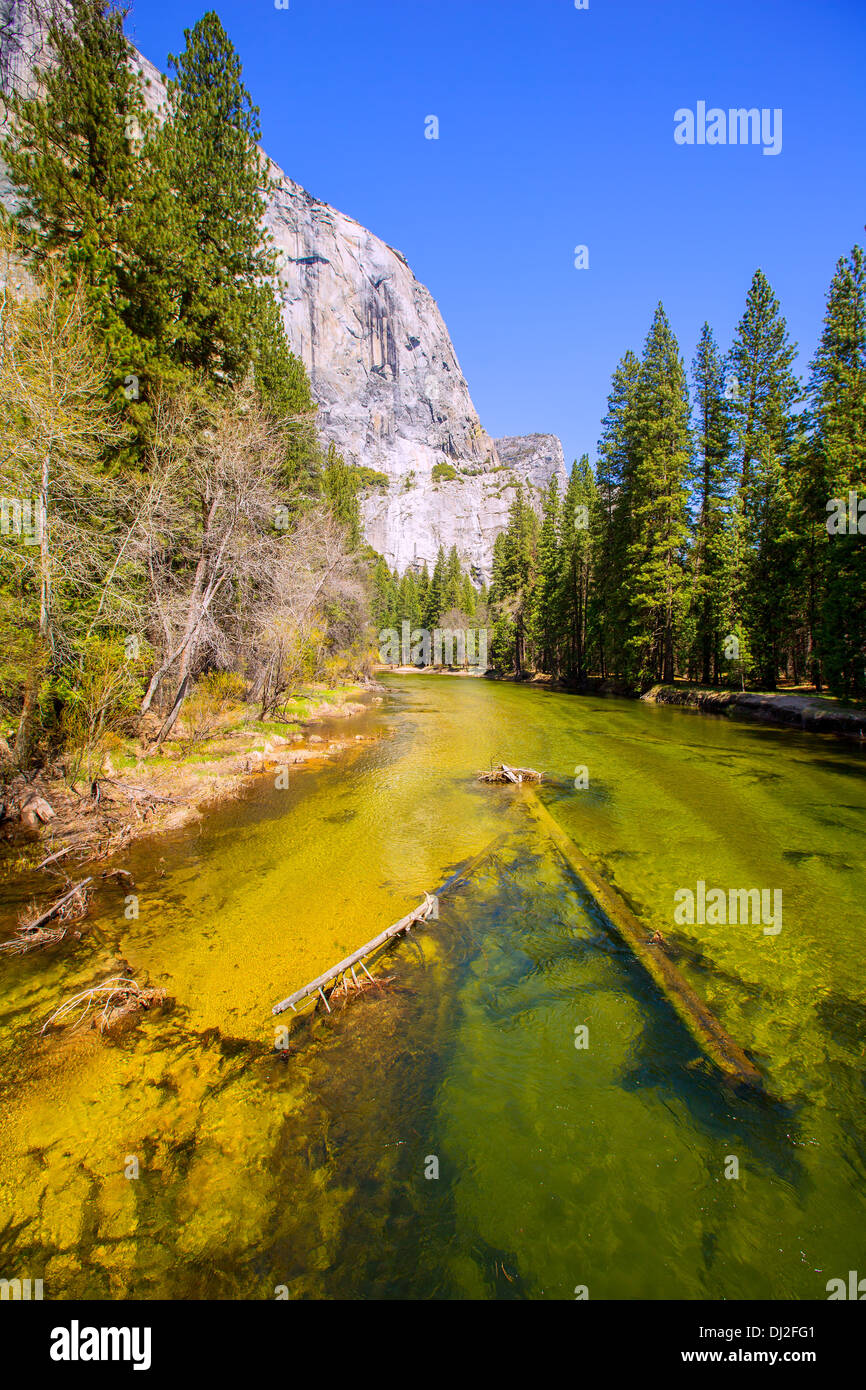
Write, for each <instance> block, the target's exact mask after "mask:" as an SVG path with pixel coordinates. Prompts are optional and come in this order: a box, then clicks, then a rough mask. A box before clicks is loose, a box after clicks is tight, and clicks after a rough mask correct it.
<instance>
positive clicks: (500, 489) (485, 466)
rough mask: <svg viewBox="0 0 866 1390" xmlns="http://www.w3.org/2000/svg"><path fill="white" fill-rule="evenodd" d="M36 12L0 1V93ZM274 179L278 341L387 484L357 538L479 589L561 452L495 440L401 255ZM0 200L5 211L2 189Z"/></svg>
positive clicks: (369, 500) (26, 1)
mask: <svg viewBox="0 0 866 1390" xmlns="http://www.w3.org/2000/svg"><path fill="white" fill-rule="evenodd" d="M37 8H38V6H37ZM33 10H34V4H33V0H0V32H2V33H3V34H4V50H5V51H4V56H3V58H2V59H0V80H2V81H3V83H4V85H5V86H6V87H7V88H8V86H9V85H10V84H12V83H15V84H16V85H20V84H22V83H27V84H28V85H29V83H30V80H31V72H32V63H33V55H34V54H37V55H38V54H39V53H40V52H41V48H42V43H41V36H40V34H39V29H38V25H34V24H33V23H32V18H31V16H32V13H33ZM137 61H138V62H139V64H140V67H141V70H142V72H143V74H144V77H145V80H146V82H147V89H148V101H149V103H150V104H151V106H152V107H153V108H154V109H155V110H158V109H159V107H160V105H161V104H162V102H163V101H164V99H165V85H164V82H163V79H162V77H161V75H160V73H159V72H158V71H157V69H156V68H154V66H153V65H152V64H151V63H150V62H148V60H147V59H145V58H143V57H141V56H140V55H139V56H138V58H137ZM271 174H272V177H273V178H274V180H275V182H276V191H275V193H274V195H273V197H272V198H271V200H270V202H269V205H268V209H267V214H266V221H267V225H268V228H269V230H270V232H271V235H272V236H273V239H274V243H275V246H276V249H277V252H278V258H279V259H278V275H279V289H278V293H279V297H280V301H281V304H282V311H283V317H284V321H285V325H286V331H287V335H288V338H289V341H290V343H291V345H292V347H293V349H294V350H295V352H297V353H298V354H299V355H300V356H301V357H302V358H303V360H304V363H305V365H306V367H307V369H308V371H309V374H310V380H311V383H312V388H313V394H314V396H315V399H316V401H317V402H318V406H319V426H320V430H321V434H322V436H323V438H324V440H325V441H326V442H330V441H333V442H334V444H335V446H336V447H337V449H338V450H339V451H340V452H341V453H342V454H343V456H344V457H345V458H346V459H347V461H349V462H353V463H358V464H363V465H365V466H366V467H368V468H372V469H375V470H376V471H377V472H379V473H381V474H383V475H384V476H385V477H386V478H387V486H385V485H384V484H382V485H381V486H380V487H378V488H376V489H373V490H371V491H370V492H369V493H368V494H367V495H366V496H365V497H364V498H363V501H362V512H363V518H364V526H365V531H366V535H367V538H368V539H369V541H370V543H371V544H372V545H373V546H374V547H375V548H376V549H377V550H378V551H380V552H381V553H382V554H383V555H384V556H385V557H386V559H387V560H388V561H389V563H390V564H391V565H392V566H396V567H397V568H399V569H400V570H403V569H405V568H406V566H407V565H410V564H420V563H422V562H424V561H427V562H428V564H429V563H432V561H433V560H434V559H435V556H436V550H437V548H438V546H439V545H440V544H441V545H444V546H445V547H446V548H447V547H450V546H451V545H456V546H457V548H458V551H459V552H460V554H461V556H462V557H463V559H464V561H467V562H469V563H471V564H472V565H473V566H474V567H475V569H476V571H477V572H478V573H479V574H483V575H485V576H487V577H489V574H490V563H491V556H492V550H493V541H494V539H495V537H496V535H497V533H498V532H499V531H500V530H501V529H502V528H503V526H504V525H505V523H506V520H507V517H508V508H509V506H510V503H511V501H512V499H513V497H514V492H515V487H516V486H517V485H518V484H522V485H523V487H524V489H525V490H526V491H527V493H528V494H529V495H530V496H531V497H533V498H534V499H537V498H538V496H539V495H540V492H541V491H542V490H543V489H544V488H545V487H546V486H547V483H548V481H549V479H550V477H551V476H553V475H554V474H555V475H556V476H557V477H558V478H559V480H560V484H561V485H562V486H564V484H565V481H566V474H565V466H564V461H563V456H562V446H561V445H560V443H559V440H558V439H556V438H555V436H553V435H539V434H533V435H528V436H526V437H525V438H509V439H500V440H494V439H492V438H491V437H490V435H489V434H487V433H486V431H485V430H484V429H483V427H482V425H481V422H480V420H479V418H478V413H477V411H476V410H475V407H474V405H473V403H472V398H471V396H470V394H469V388H468V386H467V384H466V380H465V378H464V376H463V373H462V371H461V369H460V364H459V362H458V360H457V355H456V353H455V351H454V347H453V345H452V343H451V339H450V338H449V336H448V330H447V329H446V327H445V324H444V322H443V319H442V315H441V314H440V312H439V309H438V308H437V305H436V302H435V300H434V299H433V297H432V295H431V294H430V292H429V291H428V290H427V289H425V287H424V286H423V285H422V284H420V283H419V281H418V280H416V278H415V276H414V275H413V273H412V271H411V269H410V267H409V264H408V262H407V260H406V258H405V256H404V255H402V253H401V252H400V251H396V250H394V248H393V247H391V246H389V245H387V243H386V242H384V241H382V240H381V239H380V238H379V237H377V236H375V235H374V234H373V233H372V232H370V231H368V230H367V229H366V228H365V227H362V226H361V225H360V224H359V223H358V222H355V221H354V220H353V219H352V218H351V217H348V216H346V215H345V214H344V213H342V212H338V211H337V210H336V209H335V208H333V207H330V206H329V205H328V204H327V203H323V202H320V201H319V199H317V198H314V197H313V196H312V195H311V194H309V193H307V192H306V190H305V189H303V188H301V187H300V185H299V184H297V183H294V182H293V181H292V180H291V179H290V178H289V177H288V176H287V175H286V174H285V173H283V171H282V170H281V169H279V168H278V167H277V166H276V165H274V164H273V163H272V164H271ZM2 196H3V197H4V199H5V201H7V203H8V202H9V190H8V188H5V189H3V190H2Z"/></svg>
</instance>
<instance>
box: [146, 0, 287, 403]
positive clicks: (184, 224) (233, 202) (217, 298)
mask: <svg viewBox="0 0 866 1390" xmlns="http://www.w3.org/2000/svg"><path fill="white" fill-rule="evenodd" d="M184 37H185V39H186V48H185V49H184V51H183V53H182V54H181V55H180V57H179V58H174V57H170V59H169V64H170V66H171V67H172V68H173V69H174V71H175V73H176V77H175V79H174V80H172V81H171V82H170V83H169V104H170V116H169V119H168V120H167V121H166V122H165V124H164V125H163V127H162V130H161V132H160V139H159V146H160V153H161V158H162V166H163V168H164V170H165V173H166V177H167V178H168V180H169V183H170V186H171V189H172V192H173V194H174V211H173V219H172V229H171V230H172V238H173V241H174V243H175V246H176V257H175V266H174V272H173V275H174V292H175V295H176V300H177V313H178V337H177V342H176V345H175V351H176V354H177V356H178V359H179V361H181V362H182V363H183V364H184V365H185V366H189V367H191V368H194V369H195V370H197V371H201V372H204V373H205V374H207V375H208V376H210V377H212V378H214V379H216V380H217V381H237V380H240V379H242V378H243V376H244V375H245V373H246V370H247V367H248V365H249V363H250V362H251V360H252V358H253V356H254V354H255V348H256V345H257V342H258V343H260V342H261V338H262V335H263V333H266V332H267V324H265V325H263V324H262V315H263V313H264V315H265V317H266V318H267V317H268V316H271V317H272V311H271V310H270V308H269V307H267V298H266V296H263V294H262V285H263V284H265V283H266V282H267V281H268V280H270V278H271V277H272V276H273V273H274V256H273V252H272V250H271V248H270V246H269V238H268V237H267V235H266V233H265V232H264V230H263V226H262V218H263V215H264V211H265V198H266V194H267V193H268V191H269V189H270V179H269V176H268V173H267V169H266V166H265V163H264V159H263V157H262V156H261V155H260V153H259V151H258V149H257V141H258V140H259V137H260V134H261V132H260V129H259V123H258V110H257V108H256V107H254V106H253V105H252V103H251V101H250V97H249V93H248V92H247V90H246V88H245V87H244V85H243V82H242V80H241V64H240V60H239V58H238V55H237V53H236V52H235V49H234V47H233V46H232V44H231V42H230V40H229V38H228V36H227V34H226V32H225V30H224V29H223V26H222V24H221V23H220V20H219V18H218V16H217V15H216V13H215V12H214V11H213V10H209V11H208V12H207V14H205V15H204V16H203V17H202V18H201V19H200V20H199V21H198V23H197V24H196V25H195V26H194V27H193V28H192V29H186V30H184Z"/></svg>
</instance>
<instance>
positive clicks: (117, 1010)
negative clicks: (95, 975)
mask: <svg viewBox="0 0 866 1390" xmlns="http://www.w3.org/2000/svg"><path fill="white" fill-rule="evenodd" d="M166 997H167V996H166V993H165V990H162V989H152V988H150V987H149V986H148V987H142V986H141V985H139V984H137V983H136V981H135V980H130V979H129V978H128V977H127V976H125V975H115V976H113V977H112V978H111V979H110V980H104V981H103V982H102V984H100V985H93V986H92V988H91V989H83V990H82V991H81V993H80V994H73V995H72V997H71V999H67V1000H65V1001H64V1003H62V1004H61V1005H60V1007H59V1008H58V1009H55V1010H54V1013H53V1014H52V1015H51V1017H50V1018H47V1019H46V1020H45V1022H44V1023H43V1025H42V1027H41V1028H40V1030H39V1032H40V1035H41V1034H42V1033H44V1032H45V1031H46V1029H48V1028H50V1027H51V1025H52V1024H57V1025H62V1024H65V1023H66V1022H67V1020H68V1018H69V1015H70V1014H72V1013H74V1012H75V1011H76V1010H77V1009H78V1007H79V1005H83V1007H82V1008H81V1012H80V1013H79V1014H78V1017H77V1018H76V1020H75V1022H74V1023H73V1024H72V1031H73V1032H74V1030H75V1029H76V1028H77V1027H78V1026H79V1025H80V1024H81V1023H82V1022H83V1021H84V1019H85V1018H86V1017H87V1015H88V1014H89V1013H90V1011H91V1009H93V1008H94V1006H95V1004H96V1002H97V1001H98V1000H100V999H101V1000H103V1001H104V1002H103V1007H102V1012H101V1013H100V1015H99V1019H98V1023H99V1031H100V1032H101V1033H104V1032H105V1031H106V1029H108V1028H111V1027H113V1026H114V1024H115V1023H119V1022H120V1021H121V1020H122V1019H124V1018H128V1017H129V1016H130V1015H131V1014H134V1013H137V1012H138V1011H139V1010H140V1009H149V1008H150V1007H151V1005H152V1004H162V1003H164V1002H165V1000H166ZM96 1024H97V1020H96V1019H93V1020H92V1026H94V1027H95V1026H96Z"/></svg>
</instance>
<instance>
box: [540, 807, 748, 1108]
mask: <svg viewBox="0 0 866 1390" xmlns="http://www.w3.org/2000/svg"><path fill="white" fill-rule="evenodd" d="M525 798H526V804H527V806H528V807H529V809H530V811H531V812H532V814H533V815H534V816H535V818H536V820H537V821H538V823H539V825H540V826H541V827H542V828H543V829H544V830H545V831H546V832H547V834H548V835H549V836H550V838H551V839H552V840H553V842H554V844H555V845H556V847H557V849H558V850H559V852H560V854H561V855H562V857H563V859H565V861H566V863H567V864H568V865H569V867H570V868H571V869H573V871H574V873H575V874H576V875H577V877H578V879H579V880H580V882H581V883H582V884H583V886H584V888H586V890H587V892H588V893H589V894H590V895H591V896H592V897H593V898H594V899H595V901H596V902H597V903H598V905H599V907H600V908H601V910H602V912H603V913H604V915H605V916H606V917H607V919H608V921H609V922H610V923H611V925H612V926H613V927H614V928H615V929H616V931H617V932H618V934H619V935H620V937H621V938H622V940H623V941H624V942H625V943H626V945H627V946H628V947H629V948H630V949H631V951H632V953H633V955H634V956H635V957H636V958H637V960H638V961H639V962H640V964H641V965H642V966H643V968H644V970H645V971H646V972H647V974H648V975H649V976H650V978H651V979H652V981H653V983H654V984H655V985H656V986H657V987H658V989H659V990H660V991H661V993H662V994H663V995H664V997H665V999H667V1001H668V1003H669V1004H670V1005H671V1006H672V1007H673V1009H674V1010H675V1011H676V1013H677V1014H678V1016H679V1018H680V1020H681V1021H682V1022H683V1023H684V1024H685V1026H686V1028H687V1029H688V1031H689V1033H690V1034H691V1035H692V1037H693V1039H694V1040H695V1042H696V1043H697V1044H698V1046H699V1047H700V1048H701V1050H702V1052H703V1053H704V1054H705V1055H706V1056H707V1057H708V1058H709V1059H710V1061H711V1062H712V1063H713V1064H714V1066H715V1067H717V1068H718V1070H719V1071H720V1072H721V1073H722V1075H723V1076H724V1077H725V1078H726V1079H727V1080H729V1081H737V1082H741V1083H743V1084H745V1085H747V1086H751V1087H755V1088H760V1087H761V1086H762V1085H763V1078H762V1076H761V1073H760V1072H759V1070H758V1068H757V1067H756V1066H755V1064H754V1063H753V1062H751V1061H750V1060H749V1058H748V1057H747V1056H746V1054H745V1052H744V1051H743V1049H742V1048H741V1047H740V1045H739V1044H738V1043H736V1042H734V1039H733V1038H732V1037H731V1036H730V1034H729V1033H728V1032H727V1031H726V1030H725V1029H724V1028H723V1027H722V1025H721V1023H720V1022H719V1020H718V1019H717V1018H716V1016H715V1014H714V1013H713V1012H712V1010H711V1009H710V1008H709V1007H708V1006H707V1005H706V1004H705V1003H704V1002H703V1000H702V999H699V998H698V996H697V994H696V993H695V991H694V990H693V989H692V987H691V985H690V984H689V983H688V981H687V980H686V979H685V978H684V977H683V976H682V975H681V974H680V972H679V970H678V969H677V968H676V966H675V965H674V964H673V962H672V961H671V960H670V959H669V958H668V957H667V956H666V955H665V953H664V943H663V942H662V941H658V942H656V941H655V939H653V940H648V939H647V930H646V928H645V927H643V926H642V925H641V923H640V922H639V920H638V918H637V917H636V916H635V915H634V913H633V912H632V910H631V908H630V907H628V905H627V904H626V903H625V902H624V901H623V899H622V898H621V897H620V895H619V893H617V891H616V889H615V888H612V887H611V886H610V884H608V883H605V881H604V879H603V878H602V877H601V876H600V874H599V873H598V872H597V870H596V869H595V868H594V867H593V865H592V864H591V863H590V861H589V860H588V859H587V857H586V855H584V854H581V852H580V850H579V849H578V847H577V845H576V844H575V843H574V841H573V840H572V838H571V836H570V835H568V834H567V833H566V831H564V830H563V829H562V827H561V826H560V825H559V824H558V823H557V822H556V820H554V818H553V816H552V815H551V814H550V812H549V811H548V809H547V807H546V806H545V805H544V804H543V802H542V801H541V799H540V798H539V796H538V794H537V792H534V791H532V790H527V791H526V793H525ZM656 935H658V933H656Z"/></svg>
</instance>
